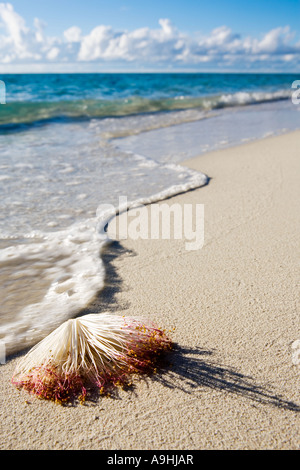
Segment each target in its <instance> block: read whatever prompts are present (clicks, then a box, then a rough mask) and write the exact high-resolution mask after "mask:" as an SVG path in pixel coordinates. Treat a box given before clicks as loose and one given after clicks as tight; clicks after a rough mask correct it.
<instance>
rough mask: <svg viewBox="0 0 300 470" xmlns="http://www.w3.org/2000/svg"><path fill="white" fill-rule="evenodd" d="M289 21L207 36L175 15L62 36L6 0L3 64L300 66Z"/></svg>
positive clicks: (2, 7)
mask: <svg viewBox="0 0 300 470" xmlns="http://www.w3.org/2000/svg"><path fill="white" fill-rule="evenodd" d="M294 39H295V37H294V34H293V33H292V32H291V31H290V28H289V27H288V26H284V27H278V28H275V29H273V30H271V31H268V32H266V33H265V34H264V35H262V36H261V37H259V38H255V37H250V36H248V37H242V36H241V35H240V34H236V33H234V32H233V31H232V30H231V29H230V28H228V27H227V26H220V27H218V28H215V29H214V30H213V31H211V32H210V33H209V34H207V35H205V36H199V35H188V34H185V33H182V32H181V31H179V30H178V29H177V28H176V27H175V26H174V25H173V24H172V23H171V21H170V20H169V19H160V20H159V22H158V26H157V28H156V29H151V28H148V27H143V28H139V29H135V30H133V31H127V30H124V31H115V30H114V29H113V28H112V27H111V26H109V25H99V26H97V27H95V28H94V29H93V30H92V31H90V32H89V33H88V34H86V35H83V34H82V31H81V29H80V27H79V26H76V25H75V26H71V27H70V28H68V29H67V30H65V31H63V32H62V34H61V36H56V37H50V36H48V35H47V34H46V24H45V23H44V22H43V21H41V20H40V19H38V18H36V19H35V20H34V24H33V27H32V28H30V27H28V26H27V25H26V23H25V21H24V19H23V18H22V17H21V16H20V15H19V14H18V13H17V12H16V11H15V10H14V8H13V6H12V5H11V4H10V3H0V64H1V63H2V64H26V63H27V64H47V63H49V62H50V63H53V62H56V63H62V64H68V63H69V64H72V63H73V64H87V63H103V64H108V63H123V64H126V63H128V64H130V63H131V64H132V63H135V64H138V65H145V64H147V65H152V67H155V66H156V65H168V66H174V67H176V66H201V64H206V65H209V64H211V65H215V66H218V67H226V66H230V67H249V68H251V67H253V66H254V65H256V66H257V64H266V62H268V63H269V64H270V65H271V66H272V64H273V65H274V66H277V67H280V66H284V64H287V63H288V64H289V65H290V66H291V65H292V66H296V65H298V66H299V65H300V43H299V42H298V43H295V42H294Z"/></svg>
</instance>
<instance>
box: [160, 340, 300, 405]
mask: <svg viewBox="0 0 300 470" xmlns="http://www.w3.org/2000/svg"><path fill="white" fill-rule="evenodd" d="M212 356H213V353H212V352H211V351H207V350H204V349H201V348H181V347H179V346H175V348H174V350H173V353H172V355H171V356H170V358H169V359H170V361H171V364H170V367H169V368H166V369H165V370H163V371H162V372H161V373H159V374H156V375H154V376H153V379H154V380H156V381H159V382H160V383H162V384H163V385H164V386H166V387H168V388H174V389H175V388H176V389H180V390H182V391H184V392H185V393H188V394H191V393H193V391H194V390H195V389H196V388H199V387H208V388H210V389H213V390H221V391H226V392H228V393H231V394H234V395H238V396H241V397H244V398H246V399H249V400H252V401H254V402H258V403H260V404H264V405H269V406H275V407H277V408H282V409H284V410H289V411H294V412H299V411H300V405H297V404H296V403H293V402H291V401H289V400H286V399H285V398H283V397H282V396H279V395H277V394H276V393H274V392H272V391H271V390H268V389H267V388H266V387H264V386H262V385H257V384H255V382H254V379H253V378H252V377H248V376H245V375H243V374H241V373H239V372H237V371H236V370H234V369H232V368H230V367H227V366H224V365H220V364H219V363H217V362H216V361H215V360H214V359H213V357H212Z"/></svg>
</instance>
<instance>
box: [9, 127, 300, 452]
mask: <svg viewBox="0 0 300 470" xmlns="http://www.w3.org/2000/svg"><path fill="white" fill-rule="evenodd" d="M299 142H300V132H299V131H296V132H293V133H290V134H286V135H281V136H277V137H269V138H265V139H263V140H261V141H256V142H251V143H245V144H244V145H242V146H239V147H234V148H228V149H224V150H220V151H216V152H214V153H209V154H204V155H202V156H200V157H198V158H195V159H193V160H189V161H187V162H185V163H184V164H185V165H186V166H188V167H190V168H193V169H196V170H200V171H202V172H204V173H205V174H206V175H208V176H209V178H210V181H209V184H208V185H207V186H205V187H202V188H199V189H197V190H194V191H190V192H187V193H185V194H181V195H179V196H176V197H173V198H170V199H168V200H167V201H165V202H164V203H167V204H169V205H171V204H174V203H177V204H181V205H184V204H192V205H195V204H204V208H205V219H204V220H205V231H204V234H205V238H204V246H203V247H202V248H201V249H199V250H194V251H188V250H186V247H185V240H184V239H182V240H163V239H159V240H131V239H128V240H120V241H116V242H114V243H113V244H112V245H111V246H110V247H108V248H107V249H106V252H105V253H104V262H105V263H106V267H107V278H106V287H105V289H104V290H103V291H102V292H101V294H100V295H99V298H97V299H95V301H94V303H93V304H92V305H90V306H89V308H88V309H87V311H90V312H101V311H111V312H116V313H121V314H124V315H128V316H134V317H139V316H140V315H143V316H144V317H146V318H149V319H150V320H153V321H155V322H156V323H157V324H159V325H160V326H162V327H164V328H166V329H168V330H173V328H175V330H174V331H173V332H172V333H171V335H172V339H173V340H174V342H175V343H176V347H175V349H174V351H173V352H172V354H171V356H170V361H171V364H170V365H169V366H168V367H166V369H165V370H163V371H161V373H158V374H157V375H155V376H153V377H152V378H145V379H141V380H136V381H135V387H134V389H133V390H132V391H123V390H122V391H120V393H119V396H118V398H116V399H110V398H100V399H99V400H98V401H96V402H87V404H85V405H84V406H81V405H78V406H69V407H62V406H59V405H56V404H54V403H52V402H46V401H41V400H38V399H36V398H34V397H32V396H30V395H28V394H26V393H25V392H19V391H17V390H16V389H15V388H14V387H13V386H12V385H11V383H10V380H11V376H12V373H13V370H14V368H15V365H16V361H17V358H8V359H7V362H6V364H5V365H2V366H1V389H0V397H1V408H0V427H1V436H0V437H1V439H0V442H1V444H0V448H1V449H51V450H54V449H87V450H89V449H98V450H102V449H103V450H104V449H108V450H129V449H137V450H154V449H156V450H175V449H176V450H197V449H200V450H201V449H209V450H214V449H225V450H229V449H233V450H237V449H250V450H259V449H274V450H283V449H288V450H293V449H299V447H300V420H299V416H300V414H299V411H300V396H299V382H300V369H299V366H295V365H294V364H293V363H292V349H291V345H292V343H293V342H294V341H295V340H297V339H300V328H299V326H300V322H299V290H298V288H297V279H298V276H299V229H300V227H299V196H300V191H299Z"/></svg>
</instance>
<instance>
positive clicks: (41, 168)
mask: <svg viewBox="0 0 300 470" xmlns="http://www.w3.org/2000/svg"><path fill="white" fill-rule="evenodd" d="M0 80H2V81H3V82H4V83H5V98H6V104H0V209H1V210H0V214H1V216H0V290H1V300H2V302H1V307H0V309H1V311H0V339H1V338H2V340H3V341H4V342H5V344H6V348H7V351H8V352H13V351H17V350H20V349H23V348H25V347H27V346H30V345H32V344H34V343H35V342H37V341H38V340H39V339H41V338H42V337H44V336H45V334H47V333H48V332H49V331H51V330H53V329H54V328H55V327H56V326H58V325H59V324H60V323H61V322H62V321H64V320H65V319H67V318H70V317H72V316H74V315H75V314H77V313H78V311H80V309H82V308H84V307H86V306H87V305H88V303H89V302H91V301H92V300H93V298H94V296H95V295H96V293H97V292H98V291H99V290H101V289H102V287H103V283H104V276H105V266H104V264H103V261H102V259H101V256H100V255H99V253H100V252H101V248H102V247H103V243H104V238H103V233H102V232H101V230H100V228H101V227H102V226H103V224H104V223H105V220H106V217H107V216H108V214H107V213H106V212H105V211H103V210H102V208H103V207H104V205H110V207H111V208H112V209H111V210H110V211H108V212H109V214H110V215H111V214H112V213H113V212H114V211H115V210H116V209H117V208H118V205H119V202H120V199H119V198H120V196H123V197H126V198H127V200H128V203H129V204H131V203H134V202H136V201H141V202H145V203H147V202H153V201H157V200H160V199H163V198H165V197H167V196H171V195H174V194H177V193H179V192H182V191H187V190H189V189H191V188H196V187H200V186H202V185H204V184H206V183H207V182H208V178H207V176H206V175H204V174H202V173H200V172H195V171H192V170H190V169H188V168H187V167H185V166H184V163H183V162H184V160H186V159H188V158H192V157H194V156H197V155H199V154H201V153H204V152H209V151H211V150H215V149H219V148H224V147H229V146H233V145H238V144H241V143H243V142H247V141H251V140H255V139H260V138H265V137H267V136H271V135H277V134H281V133H284V132H289V131H291V130H294V129H299V128H300V113H299V109H300V106H295V105H293V104H292V101H291V92H292V90H291V85H292V83H293V81H295V80H299V76H297V75H288V74H41V75H38V74H32V75H29V74H28V75H3V76H0ZM1 91H2V94H1V97H2V95H3V87H2V90H1ZM208 176H209V175H208ZM101 224H102V225H101Z"/></svg>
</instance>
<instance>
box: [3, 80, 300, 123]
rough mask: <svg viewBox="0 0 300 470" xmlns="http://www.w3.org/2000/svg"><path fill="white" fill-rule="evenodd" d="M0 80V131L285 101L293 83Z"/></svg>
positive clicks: (252, 81)
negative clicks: (1, 99) (2, 99)
mask: <svg viewBox="0 0 300 470" xmlns="http://www.w3.org/2000/svg"><path fill="white" fill-rule="evenodd" d="M0 78H1V79H2V80H3V81H4V82H5V84H6V102H7V104H6V106H5V107H4V108H2V109H1V113H0V125H1V126H4V125H13V124H32V123H36V122H44V121H49V120H55V119H64V118H65V119H80V118H81V119H84V118H88V119H89V118H93V117H115V116H128V115H133V114H140V113H149V112H162V111H173V110H185V109H193V108H200V109H204V110H207V109H218V108H223V107H228V106H237V105H240V104H244V102H245V103H246V104H250V103H255V102H264V101H272V100H280V99H286V98H288V96H289V92H290V88H291V83H292V82H293V81H294V80H296V79H298V78H299V77H298V76H297V75H291V74H289V75H285V74H250V75H249V74H42V75H39V74H34V75H4V76H2V77H0ZM238 93H243V94H244V95H243V96H242V95H240V96H239V95H238ZM246 94H247V95H246ZM235 98H236V99H235Z"/></svg>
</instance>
